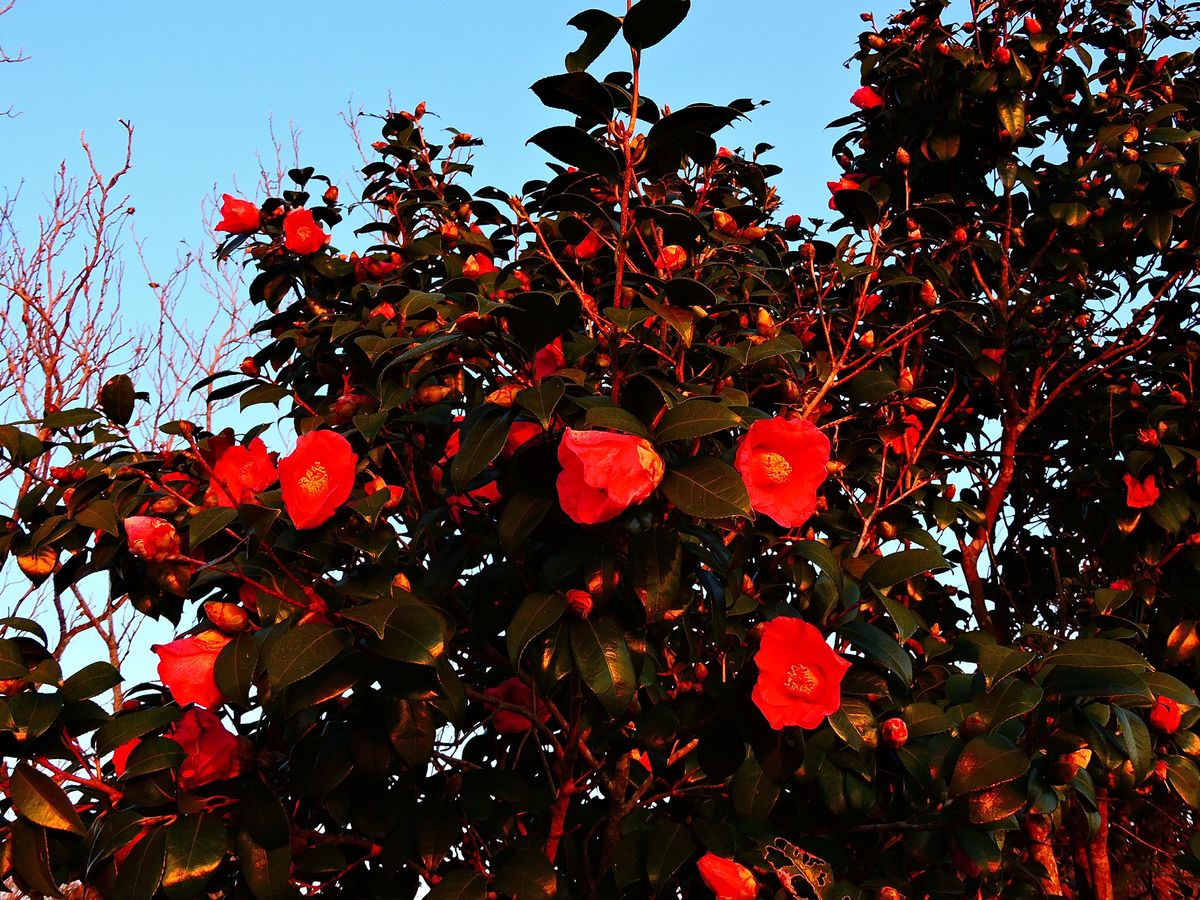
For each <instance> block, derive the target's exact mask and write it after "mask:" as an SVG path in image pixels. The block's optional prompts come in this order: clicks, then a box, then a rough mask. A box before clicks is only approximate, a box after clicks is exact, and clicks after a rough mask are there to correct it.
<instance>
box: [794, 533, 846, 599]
mask: <svg viewBox="0 0 1200 900" xmlns="http://www.w3.org/2000/svg"><path fill="white" fill-rule="evenodd" d="M795 551H796V555H798V556H802V557H804V558H805V559H807V560H808V561H809V562H811V563H812V564H813V565H815V566H816V567H817V568H818V569H820V570H821V573H822V574H823V575H825V577H827V578H828V579H829V580H830V581H832V582H833V584H834V587H836V588H837V592H838V594H839V595H840V594H841V593H842V567H841V566H840V565H838V561H837V558H836V557H835V556H834V555H833V551H832V550H830V549H829V546H828V545H827V544H822V543H821V542H820V541H800V542H798V543H797V544H796V545H795Z"/></svg>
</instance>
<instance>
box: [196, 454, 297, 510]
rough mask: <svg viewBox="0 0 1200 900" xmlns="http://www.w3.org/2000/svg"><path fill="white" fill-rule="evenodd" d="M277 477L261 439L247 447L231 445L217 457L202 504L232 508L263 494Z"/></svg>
mask: <svg viewBox="0 0 1200 900" xmlns="http://www.w3.org/2000/svg"><path fill="white" fill-rule="evenodd" d="M278 477H279V474H278V473H277V472H276V471H275V464H274V463H273V462H271V456H270V454H268V453H267V445H266V444H264V443H263V442H262V438H255V439H254V440H252V441H251V442H250V446H249V447H243V446H241V445H240V444H235V445H234V446H232V447H230V448H229V449H228V450H225V451H224V452H223V453H222V454H221V455H220V456H219V457H217V463H216V465H215V466H213V474H212V482H211V483H210V484H209V486H208V493H207V494H206V495H205V498H204V499H205V503H207V505H209V506H235V507H236V506H239V505H240V504H242V503H249V502H252V501H253V500H254V495H255V494H257V493H258V492H259V491H265V490H266V489H267V488H269V487H270V486H271V485H273V484H274V483H275V481H276V479H277V478H278Z"/></svg>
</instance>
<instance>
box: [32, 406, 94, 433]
mask: <svg viewBox="0 0 1200 900" xmlns="http://www.w3.org/2000/svg"><path fill="white" fill-rule="evenodd" d="M98 418H100V413H98V412H96V411H95V410H94V409H87V408H86V407H77V408H75V409H64V410H62V411H61V412H56V413H50V415H48V416H46V418H44V419H43V420H42V424H43V425H45V426H46V427H47V428H49V429H51V430H54V429H59V428H78V427H80V426H82V425H88V424H91V423H92V422H95V421H96V420H97V419H98Z"/></svg>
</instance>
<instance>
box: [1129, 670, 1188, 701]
mask: <svg viewBox="0 0 1200 900" xmlns="http://www.w3.org/2000/svg"><path fill="white" fill-rule="evenodd" d="M1142 678H1143V679H1144V680H1145V682H1146V687H1148V688H1149V689H1150V692H1151V693H1152V694H1154V695H1155V696H1156V697H1157V696H1162V697H1170V698H1171V699H1172V700H1174V701H1175V702H1176V703H1182V704H1183V705H1184V706H1200V699H1198V698H1197V697H1196V692H1195V691H1193V690H1192V689H1191V688H1190V687H1188V686H1187V685H1186V684H1184V683H1183V682H1182V681H1180V680H1179V679H1178V678H1176V677H1175V676H1174V675H1168V674H1167V673H1166V672H1146V673H1144V674H1143V675H1142Z"/></svg>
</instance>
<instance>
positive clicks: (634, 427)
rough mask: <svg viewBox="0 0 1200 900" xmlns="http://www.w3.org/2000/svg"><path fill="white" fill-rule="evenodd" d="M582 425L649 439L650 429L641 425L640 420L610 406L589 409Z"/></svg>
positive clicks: (617, 407)
mask: <svg viewBox="0 0 1200 900" xmlns="http://www.w3.org/2000/svg"><path fill="white" fill-rule="evenodd" d="M583 424H584V426H585V427H587V428H608V429H611V430H612V431H620V432H621V433H623V434H635V435H637V436H638V437H643V438H647V439H649V437H650V429H648V428H647V427H646V426H645V425H644V424H643V423H642V420H641V419H639V418H638V417H637V416H635V415H634V414H633V413H631V412H627V411H626V410H623V409H621V407H619V406H614V405H611V404H606V405H603V406H593V407H591V408H589V409H588V411H587V415H586V416H585V417H584V420H583Z"/></svg>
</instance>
